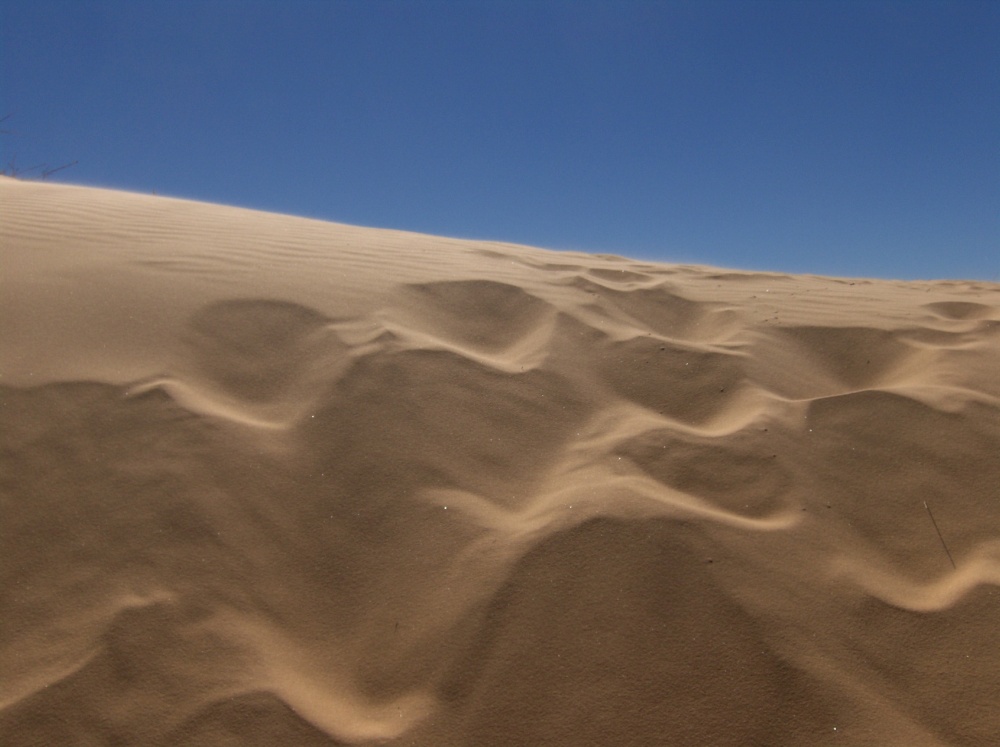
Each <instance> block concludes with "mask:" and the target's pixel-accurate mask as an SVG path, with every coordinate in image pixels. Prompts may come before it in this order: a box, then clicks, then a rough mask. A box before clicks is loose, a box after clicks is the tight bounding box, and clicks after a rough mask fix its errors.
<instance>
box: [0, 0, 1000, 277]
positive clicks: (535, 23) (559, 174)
mask: <svg viewBox="0 0 1000 747" xmlns="http://www.w3.org/2000/svg"><path fill="white" fill-rule="evenodd" d="M997 38H1000V3H995V2H957V1H952V2H865V3H861V2H802V3H799V2H763V1H762V2H664V3H638V2H632V3H624V2H615V3H603V2H546V1H544V0H536V1H535V2H516V1H514V0H508V1H507V2H408V3H404V2H392V3H391V2H365V3H362V2H302V1H300V2H281V3H277V2H89V1H86V0H79V1H78V2H52V1H51V0H34V1H32V2H22V1H20V0H19V1H17V2H12V1H11V0H0V42H2V49H0V109H2V111H0V115H4V114H9V115H11V116H10V118H9V119H8V120H7V121H6V122H4V125H3V127H4V128H5V129H6V130H9V131H11V132H10V133H9V134H6V135H4V136H3V137H2V138H0V156H2V161H3V163H4V164H8V163H9V162H10V161H11V160H12V159H16V164H18V165H20V166H21V167H22V168H27V167H30V166H33V165H35V164H37V163H41V162H45V163H49V164H52V165H59V164H62V163H66V162H70V161H78V163H77V164H76V165H75V166H74V167H73V168H72V169H68V170H66V171H63V172H61V173H60V174H59V175H58V179H59V180H60V181H63V182H68V183H77V184H88V185H95V186H102V187H111V188H118V189H127V190H133V191H139V192H153V191H155V192H157V193H158V194H166V195H171V196H177V197H185V198H190V199H196V200H204V201H209V202H218V203H224V204H233V205H241V206H246V207H252V208H257V209H262V210H270V211H275V212H282V213H291V214H295V215H304V216H308V217H314V218H320V219H324V220H334V221H340V222H344V223H353V224H360V225H369V226H377V227H382V228H398V229H405V230H412V231H420V232H424V233H431V234H440V235H446V236H460V237H468V238H481V239H492V240H497V241H509V242H516V243H524V244H531V245H535V246H542V247H548V248H555V249H574V250H581V251H592V252H607V253H615V254H622V255H625V256H629V257H635V258H641V259H655V260H660V261H668V262H693V263H701V264H710V265H718V266H726V267H735V268H746V269H761V270H772V271H784V272H802V273H815V274H829V275H851V276H873V277H889V278H907V279H908V278H939V277H943V278H947V277H951V278H963V277H964V278H970V279H984V280H994V281H996V280H1000V134H998V133H1000V48H998V45H996V43H995V41H996V39H997Z"/></svg>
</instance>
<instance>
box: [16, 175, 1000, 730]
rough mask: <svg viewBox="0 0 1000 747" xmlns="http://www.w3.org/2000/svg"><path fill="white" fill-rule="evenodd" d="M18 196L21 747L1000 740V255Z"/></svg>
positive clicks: (90, 196) (85, 191)
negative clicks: (850, 265) (671, 245)
mask: <svg viewBox="0 0 1000 747" xmlns="http://www.w3.org/2000/svg"><path fill="white" fill-rule="evenodd" d="M0 222H2V256H0V261H2V267H0V270H2V283H3V286H2V291H0V351H2V361H0V374H2V379H0V383H2V387H0V416H2V425H0V443H2V452H0V453H2V465H0V480H2V494H0V495H2V504H0V511H2V519H0V537H2V545H0V605H2V608H0V744H3V745H5V746H6V747H20V746H22V745H199V746H208V745H213V746H214V745H260V746H261V747H264V746H266V747H272V746H273V745H336V744H383V743H384V744H389V745H400V746H402V745H421V746H424V747H438V746H448V745H476V746H478V745H498V746H505V747H506V746H511V745H524V746H525V747H528V746H531V747H535V746H538V745H573V746H575V747H577V746H585V745H614V746H621V745H640V746H646V745H713V746H716V747H718V746H720V745H908V746H909V745H996V744H1000V736H998V735H1000V707H998V704H1000V593H998V586H1000V495H998V493H1000V285H997V284H990V283H973V282H919V283H917V282H906V283H904V282H886V281H868V280H846V279H835V278H824V277H806V276H789V275H779V274H765V273H750V272H728V271H720V270H716V269H712V268H706V267H692V266H676V265H667V264H652V263H645V262H637V261H631V260H624V259H621V258H618V257H610V256H592V255H585V254H578V253H557V252H550V251H544V250H540V249H532V248H527V247H522V246H513V245H508V244H498V243H488V242H475V241H460V240H453V239H442V238H436V237H431V236H423V235H416V234H409V233H403V232H397V231H387V230H375V229H367V228H355V227H350V226H343V225H336V224H330V223H323V222H318V221H311V220H305V219H301V218H292V217H286V216H280V215H269V214H264V213H259V212H253V211H249V210H242V209H235V208H228V207H219V206H215V205H207V204H201V203H195V202H188V201H182V200H175V199H167V198H162V197H155V196H143V195H136V194H129V193H122V192H115V191H106V190H98V189H90V188H80V187H71V186H60V185H53V184H40V183H30V182H18V181H13V180H10V179H0ZM935 522H936V525H937V528H938V529H939V530H940V537H939V535H938V532H937V530H936V529H935ZM949 554H950V556H949ZM952 562H953V563H954V565H953V564H952Z"/></svg>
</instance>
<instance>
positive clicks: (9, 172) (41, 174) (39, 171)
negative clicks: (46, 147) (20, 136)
mask: <svg viewBox="0 0 1000 747" xmlns="http://www.w3.org/2000/svg"><path fill="white" fill-rule="evenodd" d="M10 118H11V115H10V114H7V115H5V116H3V117H0V125H2V124H3V123H4V122H6V121H7V120H8V119H10ZM15 134H16V133H15V132H14V130H8V129H0V135H15ZM77 163H79V161H71V162H70V163H64V164H63V165H62V166H50V165H49V164H47V163H40V164H36V165H35V166H28V167H22V166H20V165H19V164H18V163H17V155H13V156H11V157H10V160H9V161H7V163H6V164H4V165H3V166H0V176H12V177H14V178H16V179H36V178H37V179H48V178H49V177H50V176H52V175H53V174H55V173H57V172H59V171H62V170H63V169H68V168H69V167H70V166H75V165H76V164H77Z"/></svg>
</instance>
